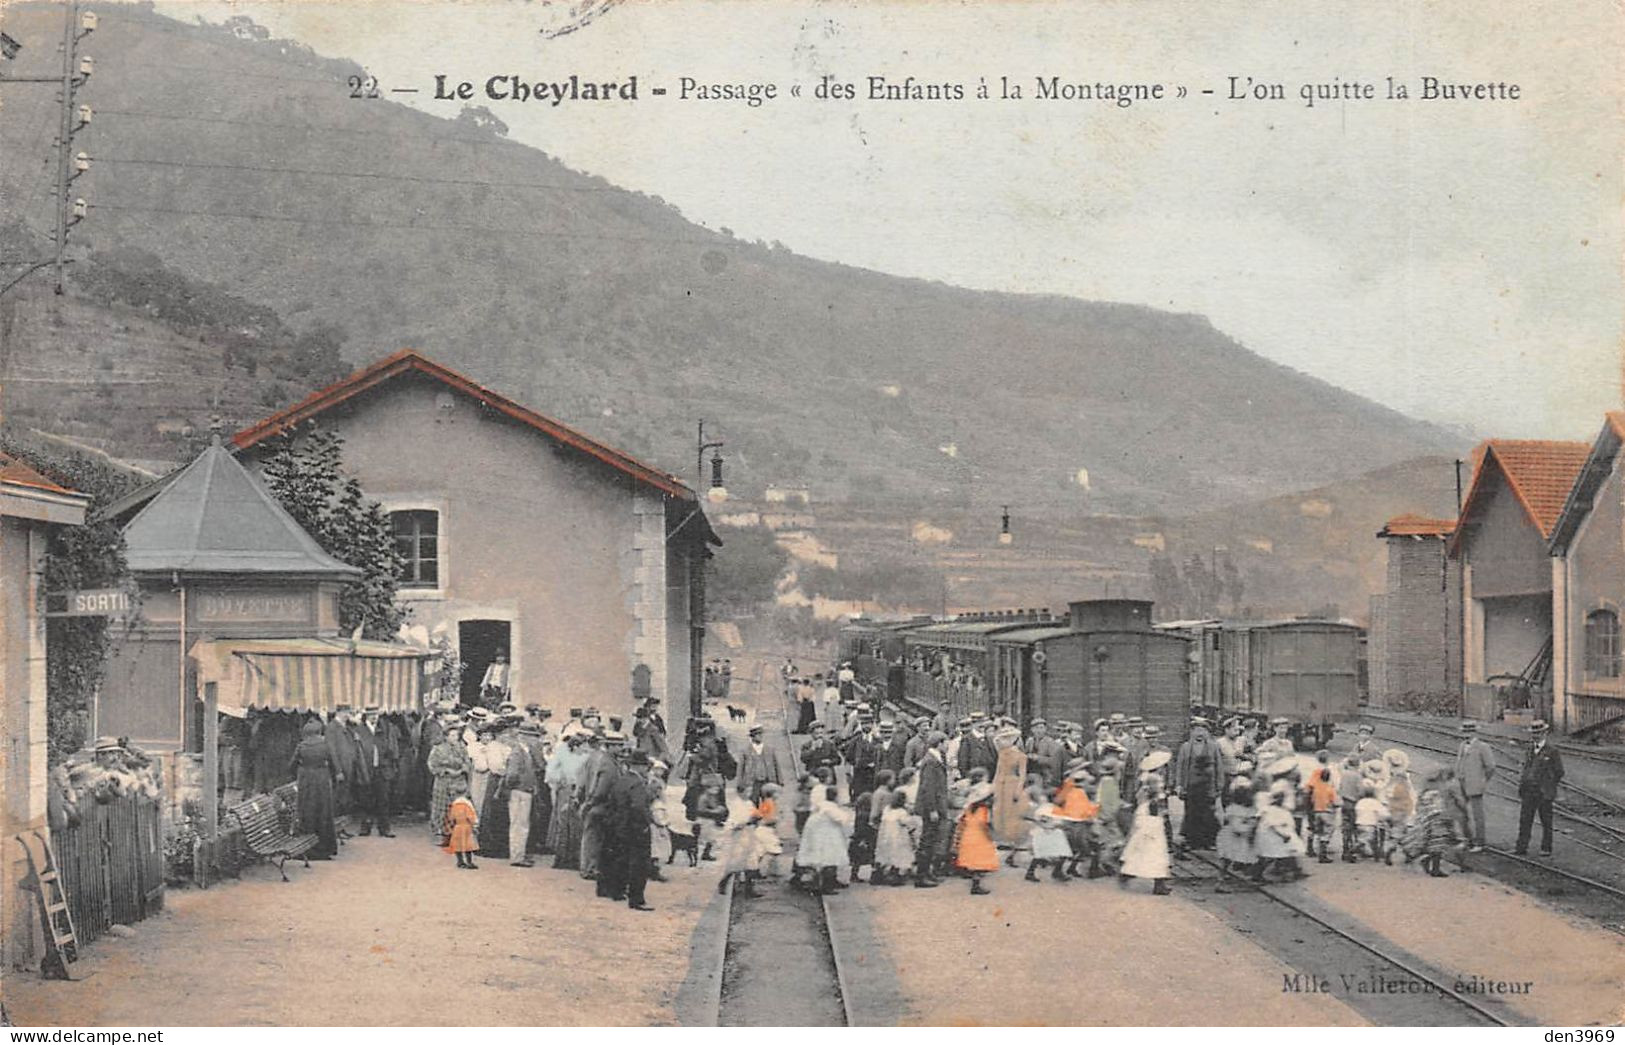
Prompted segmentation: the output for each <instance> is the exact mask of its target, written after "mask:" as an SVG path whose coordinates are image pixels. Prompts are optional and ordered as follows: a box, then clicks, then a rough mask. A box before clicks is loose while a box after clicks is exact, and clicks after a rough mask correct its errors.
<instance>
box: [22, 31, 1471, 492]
mask: <svg viewBox="0 0 1625 1045" xmlns="http://www.w3.org/2000/svg"><path fill="white" fill-rule="evenodd" d="M56 19H57V15H56V12H55V11H52V10H50V9H46V8H39V7H27V6H24V7H13V8H12V9H11V10H10V11H9V12H8V14H7V21H8V32H10V33H11V34H12V35H13V36H15V37H18V38H19V39H22V40H24V41H25V44H26V45H27V46H28V48H29V53H30V54H31V55H32V57H33V58H34V60H36V61H37V60H39V57H40V53H41V52H43V53H46V54H48V48H49V43H48V41H50V40H51V39H52V34H53V33H54V32H55V31H56V30H55V28H54V27H55V25H56V24H57V23H56ZM94 43H95V45H96V46H95V54H96V62H97V64H96V74H95V77H94V79H93V80H92V82H91V84H90V85H89V86H88V87H87V88H86V90H85V92H84V99H85V100H87V101H89V102H91V103H92V104H93V105H95V106H96V108H97V115H96V119H95V122H94V124H93V125H92V126H91V127H90V128H87V129H86V133H85V136H84V138H83V139H82V140H83V142H84V146H83V147H85V148H86V150H87V151H88V152H90V153H91V154H92V155H93V156H94V157H96V162H95V164H94V167H93V170H92V173H91V174H90V175H89V176H88V177H87V178H85V179H84V180H83V181H81V182H80V183H79V185H78V186H77V187H76V191H77V192H80V193H81V194H83V195H85V196H86V197H87V198H88V199H90V200H91V201H92V203H93V205H94V209H93V210H92V211H91V215H90V217H89V218H88V219H87V220H86V221H85V222H84V223H83V224H82V225H81V226H80V227H79V228H78V229H76V230H75V233H74V238H75V242H77V243H80V244H89V245H93V246H94V247H95V248H96V249H97V250H103V251H106V250H113V249H121V248H122V249H141V250H147V251H151V252H153V253H154V254H156V255H158V256H159V257H161V258H162V259H163V261H164V263H165V264H166V265H168V266H170V267H171V268H173V269H175V270H177V271H179V272H181V273H184V274H185V275H187V276H190V277H192V278H196V279H202V280H208V281H211V282H215V283H218V284H221V285H222V286H224V287H225V288H226V289H228V290H229V291H230V292H231V293H233V294H236V295H240V296H241V297H243V298H246V299H248V300H251V301H257V302H263V303H265V304H267V305H270V306H271V307H273V308H274V309H276V311H277V312H278V313H279V314H280V315H281V316H282V317H283V319H285V320H286V321H287V322H288V323H290V324H292V325H294V326H297V327H301V328H308V327H314V326H316V325H318V324H331V325H336V326H340V327H342V328H344V330H345V331H346V332H347V333H348V335H349V341H348V348H347V352H348V354H349V357H350V360H351V362H353V363H357V364H359V363H363V362H366V361H369V360H371V359H373V358H376V357H378V356H381V355H384V354H386V353H388V352H390V351H393V350H394V349H396V348H399V347H402V346H412V347H416V348H418V349H420V350H422V351H424V352H425V353H427V354H429V355H431V356H433V357H435V358H437V359H439V360H442V361H444V362H446V363H447V364H449V365H451V366H454V367H457V368H459V369H462V370H464V371H465V372H467V373H469V374H470V375H471V376H473V377H475V378H477V379H479V380H481V381H483V382H486V383H488V384H491V385H494V386H496V387H498V388H500V389H502V390H503V391H505V392H507V393H509V394H511V395H513V396H514V397H515V398H518V399H520V400H522V401H525V402H527V403H530V404H533V405H535V406H536V407H537V408H539V409H542V410H544V411H547V412H550V413H552V414H554V415H556V416H558V417H560V418H561V419H562V420H565V421H567V422H569V423H572V424H575V425H578V426H580V427H582V428H584V429H586V430H587V431H589V432H591V433H592V434H594V435H596V436H599V437H601V438H604V439H606V440H609V441H611V442H614V443H616V444H618V445H621V446H624V447H626V448H627V449H628V450H630V451H632V452H635V453H638V454H641V455H646V456H648V457H650V458H651V459H653V460H656V461H659V462H662V463H664V464H665V465H666V466H667V467H669V468H671V469H672V470H674V471H678V472H680V473H683V474H688V469H689V468H690V467H691V465H690V463H689V459H688V457H687V452H688V448H689V447H691V446H692V437H693V425H694V421H695V419H696V418H698V417H701V416H703V417H705V418H707V419H708V420H709V422H710V426H709V430H715V431H717V432H718V433H719V434H721V435H722V436H723V437H724V438H726V439H727V440H728V454H729V458H730V468H731V471H730V475H729V482H730V485H731V486H735V487H739V488H744V489H758V490H759V489H760V488H761V487H763V486H764V485H766V484H768V483H775V482H776V483H808V484H810V485H812V486H813V487H814V488H815V489H817V490H818V491H819V494H820V496H821V497H823V498H831V497H833V498H842V497H848V496H856V497H860V498H872V497H879V496H884V497H886V498H888V499H891V500H895V501H900V502H905V503H906V502H916V503H954V504H964V505H967V506H970V505H976V506H980V505H985V504H996V503H1002V502H1014V503H1018V504H1021V505H1023V506H1024V507H1025V508H1026V509H1027V510H1029V511H1032V512H1044V513H1061V514H1069V513H1073V512H1098V511H1110V512H1118V513H1128V512H1133V513H1151V512H1159V513H1160V512H1185V511H1195V510H1202V509H1207V508H1212V507H1215V506H1218V505H1222V504H1226V503H1234V502H1238V501H1242V500H1252V499H1257V498H1261V497H1267V496H1270V495H1273V494H1278V493H1281V492H1283V491H1286V490H1291V489H1299V488H1304V487H1308V486H1313V485H1316V484H1318V483H1321V482H1324V481H1326V480H1329V479H1335V478H1338V477H1343V476H1351V475H1355V474H1359V473H1362V472H1365V471H1368V470H1370V469H1371V468H1374V467H1379V466H1382V465H1385V464H1389V463H1392V462H1395V461H1398V460H1402V459H1405V458H1409V457H1413V456H1416V455H1417V454H1422V453H1436V452H1442V451H1443V452H1453V451H1455V450H1456V449H1458V448H1459V447H1458V445H1457V444H1458V440H1457V439H1456V438H1455V437H1453V436H1451V435H1449V434H1448V433H1445V432H1443V431H1441V430H1440V429H1437V428H1435V427H1432V426H1429V425H1425V424H1422V423H1420V422H1416V421H1414V420H1411V419H1409V418H1406V417H1403V416H1401V415H1399V414H1397V413H1395V412H1393V411H1391V410H1387V409H1385V408H1382V407H1379V406H1377V405H1375V404H1373V403H1370V402H1368V401H1366V400H1362V399H1360V398H1358V397H1356V396H1353V395H1350V394H1348V393H1346V392H1343V391H1341V390H1339V389H1337V388H1334V387H1332V386H1331V385H1328V384H1326V383H1324V382H1321V381H1318V380H1315V379H1312V378H1309V377H1307V376H1305V375H1302V374H1300V373H1297V372H1295V371H1292V370H1290V369H1288V368H1285V367H1281V366H1279V365H1276V364H1273V363H1271V362H1269V361H1267V360H1264V359H1263V358H1261V357H1259V356H1257V355H1255V354H1253V353H1251V352H1248V351H1247V350H1245V349H1244V348H1242V347H1241V346H1239V345H1237V344H1236V343H1235V342H1233V341H1232V340H1231V339H1229V338H1227V337H1225V336H1224V335H1223V334H1222V333H1221V332H1219V331H1217V330H1215V329H1214V328H1213V327H1212V326H1211V325H1210V324H1209V323H1208V322H1207V321H1206V320H1205V319H1203V318H1201V317H1197V316H1189V315H1174V314H1169V313H1164V312H1158V311H1156V310H1153V309H1147V308H1140V307H1135V306H1126V305H1112V304H1099V303H1091V302H1083V301H1076V300H1069V299H1062V298H1055V297H1033V296H1023V295H1014V294H995V293H985V292H973V291H966V290H962V289H957V288H953V287H948V286H944V285H941V284H935V283H928V282H923V281H919V280H908V279H901V278H897V277H892V276H887V275H882V274H879V273H874V272H868V271H863V270H859V269H854V268H849V267H844V266H840V265H835V264H830V263H826V262H820V261H814V260H810V259H807V258H803V257H799V256H797V255H795V254H793V253H791V252H789V251H787V250H784V249H782V248H773V247H768V246H764V245H758V244H747V243H741V242H738V241H736V240H733V239H731V238H730V237H728V236H727V235H724V234H722V233H717V232H712V231H709V230H706V229H703V228H701V227H699V226H696V225H694V224H692V223H690V222H688V221H686V220H684V219H683V218H682V216H681V215H680V214H679V213H678V212H677V211H675V210H674V209H673V208H671V207H669V206H666V205H665V204H663V203H662V202H660V201H659V200H657V199H654V198H651V197H647V196H642V195H639V194H637V193H633V192H629V191H626V190H623V189H620V188H617V187H615V186H612V185H609V184H608V183H606V182H604V181H602V180H600V179H597V178H593V177H590V176H587V175H583V174H581V173H578V172H575V171H572V170H570V169H568V168H566V167H564V166H563V165H561V164H560V163H558V162H557V161H555V160H553V159H551V158H549V157H548V156H546V155H545V154H543V153H542V152H539V151H537V150H534V149H531V148H527V147H524V146H521V145H518V144H514V143H511V142H507V141H505V140H503V139H502V138H500V137H499V135H498V133H497V130H495V129H493V128H491V127H489V126H482V121H481V120H479V119H474V118H469V119H463V120H458V121H446V120H441V119H437V118H434V117H430V116H427V115H424V114H421V113H417V112H414V111H412V110H409V109H406V108H404V107H401V106H398V105H395V104H394V103H391V102H388V101H383V100H380V101H370V102H356V101H352V100H350V99H349V98H348V97H347V93H348V92H347V90H346V89H345V86H344V81H345V78H346V77H347V76H349V75H351V74H353V73H357V72H359V71H360V70H359V68H358V67H356V66H354V65H353V64H351V63H347V62H343V61H337V60H329V59H324V58H320V57H317V56H315V55H313V54H310V53H309V52H308V51H305V50H303V49H301V48H299V47H297V46H294V45H288V44H283V43H278V42H274V41H259V40H249V39H240V38H237V37H236V36H234V35H233V34H232V33H230V32H228V31H225V30H221V29H207V28H203V27H196V26H186V25H183V24H181V23H178V22H174V21H170V20H167V19H164V18H162V17H159V16H157V15H155V14H153V13H151V12H148V11H144V10H142V9H140V8H135V7H115V8H111V9H109V10H108V11H106V12H104V13H103V16H102V21H101V26H100V28H99V29H98V31H97V33H96V36H95V38H94ZM19 72H21V70H19ZM10 95H16V97H15V99H13V98H12V97H10V96H9V95H8V98H7V108H6V115H5V118H4V120H3V121H0V152H3V153H4V154H5V155H8V156H17V157H19V158H20V162H17V163H7V164H4V165H0V168H3V169H0V193H3V195H0V218H4V217H8V216H19V215H20V216H21V217H23V218H25V219H26V220H28V221H29V223H30V224H32V225H33V226H35V227H36V228H48V227H49V224H50V219H49V216H48V215H49V210H48V208H49V204H50V198H49V196H48V194H46V193H45V192H44V191H42V181H43V180H44V179H45V175H46V172H47V169H48V160H49V156H48V151H49V149H48V147H49V142H50V137H51V135H50V132H49V121H50V111H49V109H50V98H49V91H42V92H33V93H32V94H26V95H25V93H24V92H20V91H13V92H10ZM465 115H469V114H465ZM831 220H839V218H838V216H832V218H831ZM250 419H251V418H246V417H244V418H233V419H232V420H237V421H246V420H250ZM943 448H949V449H948V450H945V449H943ZM1079 469H1086V470H1087V472H1088V476H1089V487H1088V491H1087V492H1085V490H1084V488H1083V487H1081V486H1080V485H1079V484H1078V483H1077V482H1076V481H1075V480H1076V476H1077V474H1078V471H1079Z"/></svg>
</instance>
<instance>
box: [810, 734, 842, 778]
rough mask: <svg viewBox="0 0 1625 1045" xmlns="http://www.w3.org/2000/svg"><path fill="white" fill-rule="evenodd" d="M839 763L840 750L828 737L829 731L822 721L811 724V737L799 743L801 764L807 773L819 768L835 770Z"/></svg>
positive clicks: (815, 771) (814, 771) (816, 770)
mask: <svg viewBox="0 0 1625 1045" xmlns="http://www.w3.org/2000/svg"><path fill="white" fill-rule="evenodd" d="M840 764H841V752H840V750H839V749H838V748H837V747H836V746H835V742H834V741H832V740H830V739H829V731H828V730H826V729H825V728H824V724H823V723H822V722H814V723H813V724H812V739H811V740H809V741H807V742H806V743H805V744H803V745H801V765H802V768H804V769H805V770H806V771H807V772H809V773H817V772H818V771H819V770H820V769H825V768H827V769H829V771H830V772H831V773H833V772H835V767H836V766H838V765H840Z"/></svg>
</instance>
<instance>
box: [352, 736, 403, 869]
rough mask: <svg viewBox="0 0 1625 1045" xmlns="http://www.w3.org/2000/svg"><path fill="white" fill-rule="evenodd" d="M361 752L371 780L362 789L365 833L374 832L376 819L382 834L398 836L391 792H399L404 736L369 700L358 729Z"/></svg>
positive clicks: (391, 836) (360, 795) (392, 836)
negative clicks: (392, 826)
mask: <svg viewBox="0 0 1625 1045" xmlns="http://www.w3.org/2000/svg"><path fill="white" fill-rule="evenodd" d="M355 738H356V748H357V756H358V757H359V758H360V760H361V764H362V765H363V766H365V767H366V770H367V772H366V776H367V783H366V785H365V786H364V787H362V788H361V789H359V790H358V792H357V797H358V798H359V799H360V802H361V833H362V834H364V835H370V834H372V825H373V822H374V821H377V823H378V834H379V835H380V836H381V837H384V838H394V837H395V833H394V832H393V831H391V830H390V829H389V803H390V796H391V795H393V794H394V793H395V778H396V777H398V776H399V775H400V771H401V749H400V738H399V737H398V736H396V734H395V730H394V729H393V728H391V727H389V726H385V725H383V724H381V723H380V722H379V708H378V705H376V704H368V705H367V706H366V708H364V709H363V710H362V712H361V724H360V725H359V726H357V727H356V731H355Z"/></svg>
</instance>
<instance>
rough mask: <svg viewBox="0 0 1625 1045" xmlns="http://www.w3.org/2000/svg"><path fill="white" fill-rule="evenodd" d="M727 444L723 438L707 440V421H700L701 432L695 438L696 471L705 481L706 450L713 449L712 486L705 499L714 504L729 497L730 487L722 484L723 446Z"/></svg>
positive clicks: (701, 479)
mask: <svg viewBox="0 0 1625 1045" xmlns="http://www.w3.org/2000/svg"><path fill="white" fill-rule="evenodd" d="M725 445H727V444H725V443H724V442H723V441H722V440H721V439H713V440H710V441H707V440H706V438H705V421H704V420H701V421H700V426H699V433H698V435H697V436H696V438H695V440H694V471H695V473H696V475H697V476H698V478H699V480H700V482H702V483H703V482H704V481H705V452H706V451H707V450H710V451H711V487H710V489H709V490H707V491H706V494H705V499H706V500H708V501H710V502H711V503H712V504H721V503H722V502H723V501H726V500H727V499H728V488H727V487H726V486H724V485H722V448H723V446H725Z"/></svg>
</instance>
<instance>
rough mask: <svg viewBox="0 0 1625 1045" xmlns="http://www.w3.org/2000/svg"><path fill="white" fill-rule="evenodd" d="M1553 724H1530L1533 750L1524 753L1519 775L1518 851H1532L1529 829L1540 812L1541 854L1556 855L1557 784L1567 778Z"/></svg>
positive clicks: (1531, 747)
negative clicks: (1552, 738) (1554, 805)
mask: <svg viewBox="0 0 1625 1045" xmlns="http://www.w3.org/2000/svg"><path fill="white" fill-rule="evenodd" d="M1550 732H1551V727H1550V726H1549V725H1547V724H1546V723H1545V722H1535V723H1532V724H1531V725H1530V727H1529V734H1530V736H1529V740H1530V747H1529V753H1528V754H1527V755H1525V756H1524V760H1523V771H1522V772H1521V773H1520V774H1519V775H1518V847H1517V848H1516V849H1514V850H1513V852H1515V853H1519V854H1522V853H1527V852H1528V851H1529V829H1530V828H1532V827H1534V825H1535V815H1536V814H1537V813H1538V814H1539V815H1540V855H1541V856H1551V855H1552V803H1553V802H1554V801H1555V800H1556V799H1557V784H1558V782H1559V781H1560V780H1562V779H1563V756H1562V755H1560V754H1558V753H1557V747H1556V745H1554V744H1552V743H1550V742H1549V735H1550Z"/></svg>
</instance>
